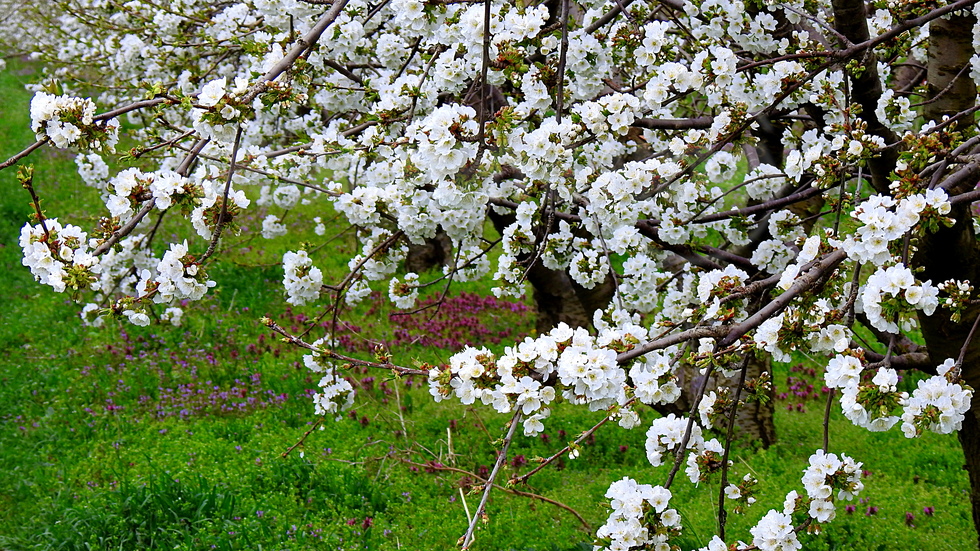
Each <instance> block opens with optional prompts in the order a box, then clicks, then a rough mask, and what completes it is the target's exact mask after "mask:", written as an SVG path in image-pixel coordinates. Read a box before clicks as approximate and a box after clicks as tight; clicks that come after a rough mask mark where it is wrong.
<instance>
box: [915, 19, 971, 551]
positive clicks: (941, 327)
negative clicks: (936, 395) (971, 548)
mask: <svg viewBox="0 0 980 551" xmlns="http://www.w3.org/2000/svg"><path fill="white" fill-rule="evenodd" d="M973 23H974V18H973V16H972V15H969V16H954V17H953V18H951V19H950V20H948V21H947V20H942V19H937V20H935V21H933V22H932V23H931V24H930V28H929V33H930V44H929V65H928V73H929V86H930V94H931V98H930V99H931V100H933V101H931V102H930V103H928V104H927V105H926V106H925V116H926V118H927V119H938V118H940V117H942V115H952V114H956V113H959V112H961V111H963V110H965V109H968V108H970V107H973V105H974V104H975V102H976V88H975V86H974V84H973V83H972V81H971V80H970V79H968V78H965V77H966V76H967V75H962V76H960V78H959V79H957V78H956V75H958V74H960V72H961V69H962V68H963V67H964V66H966V65H967V64H968V63H969V60H970V57H971V55H972V53H973V46H972V43H973V37H972V29H973ZM965 88H969V90H967V89H965ZM950 216H952V217H953V218H955V220H956V223H955V224H954V225H953V227H951V228H943V229H941V230H940V231H938V232H936V233H934V234H929V235H926V236H923V238H922V239H921V240H920V243H919V248H918V252H917V253H916V254H915V255H914V256H913V257H912V264H913V265H914V266H917V267H921V268H922V269H923V272H922V274H921V275H920V278H921V279H923V280H932V282H933V283H939V282H942V281H946V280H949V279H959V280H969V281H973V282H976V281H978V279H977V276H978V275H980V248H978V243H977V239H976V235H975V233H974V222H973V216H972V213H971V212H970V208H969V206H968V205H964V204H960V205H957V206H956V207H954V208H953V211H952V212H951V213H950ZM974 298H975V297H974ZM977 316H980V306H978V305H974V306H972V307H970V308H969V309H967V311H966V312H964V313H963V315H962V317H961V319H960V320H959V321H953V319H952V318H951V313H950V311H948V310H946V309H942V308H940V309H937V310H936V312H935V313H934V314H933V315H932V316H922V315H920V316H919V324H920V326H921V328H922V336H923V338H924V339H925V342H926V347H927V348H928V350H929V356H930V359H931V360H932V363H933V364H937V365H938V364H939V363H941V362H942V361H944V360H945V359H946V358H957V357H959V355H960V352H961V350H962V349H963V347H964V346H965V345H966V346H967V348H966V352H965V355H964V360H963V366H962V376H963V378H964V379H965V381H966V383H967V384H969V385H970V386H972V387H973V388H974V389H980V386H978V385H980V336H977V335H975V336H974V338H973V340H972V341H970V342H969V343H967V338H968V335H969V333H970V329H971V328H972V327H973V324H974V321H975V320H976V319H977ZM978 419H980V400H976V399H974V401H973V406H972V409H971V410H970V412H969V413H968V414H967V416H966V420H965V422H964V423H963V428H962V430H961V431H960V433H959V439H960V444H961V445H962V447H963V453H964V455H965V459H966V465H965V468H966V469H967V471H969V473H970V503H971V505H972V508H973V523H974V527H975V528H976V529H977V532H978V534H980V423H978ZM978 541H980V539H978Z"/></svg>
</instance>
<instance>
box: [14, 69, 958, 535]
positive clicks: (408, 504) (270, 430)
mask: <svg viewBox="0 0 980 551" xmlns="http://www.w3.org/2000/svg"><path fill="white" fill-rule="evenodd" d="M27 71H29V69H27V68H25V67H24V66H22V65H16V66H15V64H11V68H10V69H9V70H8V71H6V72H2V73H0V98H2V100H0V136H3V138H2V141H0V157H2V158H6V157H8V156H9V155H11V154H13V153H14V152H16V151H17V150H18V149H20V148H21V147H23V146H24V145H25V144H27V143H29V142H30V140H31V133H30V131H29V119H28V115H27V105H28V102H29V98H30V96H29V94H27V93H25V92H24V91H23V89H22V87H21V86H22V83H23V82H24V81H26V80H27V79H29V78H30V75H29V74H25V73H26V72H27ZM31 161H32V162H33V163H34V164H35V165H36V166H37V172H36V178H35V181H36V183H37V188H38V192H39V193H40V194H41V195H42V197H44V198H46V199H47V201H48V202H46V203H45V208H46V209H47V211H48V215H49V216H52V217H54V216H57V217H60V218H62V219H66V220H71V221H73V222H74V223H77V224H79V225H82V226H83V227H85V226H88V225H91V223H92V221H93V218H92V214H91V213H92V212H97V211H94V210H92V208H91V207H92V205H94V204H97V201H98V198H97V197H96V196H94V195H93V194H92V193H90V191H91V190H85V189H83V187H82V186H81V184H80V182H79V181H78V179H77V177H76V176H75V175H74V173H73V163H71V162H70V156H69V155H66V154H65V153H61V152H57V151H54V150H50V149H46V150H43V151H42V152H40V153H38V154H35V155H34V156H33V157H32V158H31ZM0 190H2V192H0V263H2V269H3V276H2V277H0V304H3V305H4V321H3V323H0V350H2V354H0V467H2V468H0V549H4V550H7V549H9V550H18V549H65V550H69V549H187V550H192V549H194V550H196V549H269V550H274V549H290V550H300V549H310V550H313V549H317V550H319V549H412V550H419V549H421V550H428V549H447V548H452V546H453V545H454V544H455V543H456V540H457V538H458V537H459V536H460V535H462V533H463V532H464V531H465V528H466V524H467V521H466V515H467V512H466V511H467V507H464V506H463V503H462V501H463V500H464V499H465V500H466V501H467V504H468V510H469V511H471V512H472V511H473V510H474V509H475V508H476V503H477V499H478V496H476V495H474V494H472V493H470V492H471V490H473V488H474V483H475V481H474V480H473V479H472V478H470V477H467V476H465V475H463V474H460V473H459V472H456V471H452V470H449V469H450V468H458V469H463V470H465V471H471V472H476V473H480V472H483V471H485V469H487V468H488V467H489V466H490V464H491V462H492V460H493V458H494V441H495V440H497V439H499V438H500V436H501V435H502V433H503V429H504V424H505V423H506V419H505V418H504V417H502V416H499V415H497V414H495V413H493V412H492V411H490V410H488V409H487V408H483V407H478V408H467V407H463V406H460V405H458V404H451V403H443V404H435V403H433V402H432V401H431V399H430V398H429V396H428V393H427V391H426V389H425V387H424V385H423V384H422V382H421V381H418V380H411V379H398V380H396V379H392V378H391V377H389V376H388V375H387V374H385V373H368V372H356V373H351V377H352V378H353V379H354V380H355V381H356V382H357V384H358V386H359V396H358V403H357V406H356V411H355V412H352V413H351V414H350V415H349V416H347V417H346V418H345V419H344V420H342V421H339V422H333V421H332V420H328V421H327V422H325V423H324V424H322V425H320V426H319V427H315V426H314V424H313V423H314V421H315V419H314V417H313V413H312V405H311V403H310V400H309V398H308V394H309V392H310V391H311V389H313V388H315V381H314V380H313V379H311V378H310V376H309V375H308V372H307V371H306V370H305V368H303V367H302V361H301V358H302V354H301V352H300V351H299V350H297V349H295V348H290V347H287V346H285V345H283V344H281V343H280V342H278V341H277V340H276V339H275V338H274V337H273V336H272V335H270V334H268V332H267V331H264V330H263V328H262V327H261V326H260V325H259V324H258V323H257V320H258V318H259V317H261V316H262V315H268V316H270V317H272V318H274V319H276V320H277V321H278V322H279V323H280V324H282V325H283V326H285V327H293V328H295V329H296V330H301V329H302V328H303V327H304V325H305V324H306V323H307V321H308V319H309V318H310V317H312V316H314V315H316V313H317V310H316V309H315V308H303V309H296V310H288V309H285V308H283V305H284V303H283V301H282V298H281V296H280V292H281V291H279V290H278V289H279V285H280V284H279V281H280V279H281V277H282V275H281V271H280V269H279V268H278V267H276V266H274V265H270V264H274V262H275V261H276V259H278V258H281V254H282V251H283V250H285V248H286V246H287V244H286V243H285V242H279V241H273V242H262V243H259V242H257V241H252V242H247V243H246V242H242V243H238V244H236V246H235V247H230V249H232V250H233V251H236V252H235V254H232V255H230V257H229V258H227V259H226V260H223V261H222V263H221V264H218V265H217V266H215V268H214V269H213V277H214V278H215V279H216V280H217V281H219V286H218V287H217V288H216V289H215V290H214V291H213V292H212V293H211V294H210V296H209V297H208V299H207V300H205V301H203V302H202V303H200V304H195V305H190V306H189V307H188V311H187V314H186V316H185V319H186V323H185V325H184V327H182V328H180V329H174V328H170V327H162V326H151V327H147V328H137V327H132V326H128V325H121V324H114V323H109V324H107V325H106V326H105V327H103V328H99V329H93V328H85V327H82V326H81V325H80V323H78V321H77V318H76V312H77V310H78V306H77V305H73V304H71V303H70V302H68V301H66V297H65V296H64V295H57V294H55V293H52V292H51V291H50V290H48V289H47V288H42V287H41V286H39V285H37V284H36V283H34V282H33V280H32V278H31V276H30V273H29V272H28V271H27V269H26V268H24V267H22V266H21V264H20V249H19V247H18V246H17V235H18V234H19V229H20V227H21V226H22V225H23V224H24V222H25V221H26V219H27V216H28V215H29V213H30V208H29V206H28V204H27V200H28V197H27V194H26V192H23V191H22V190H20V189H18V188H17V185H16V183H15V181H14V178H13V172H12V171H10V170H7V171H3V172H0ZM255 216H256V218H254V219H252V221H251V222H248V221H246V224H247V223H256V221H257V220H260V219H261V218H260V217H259V216H258V215H255ZM351 247H352V244H351V243H350V242H348V241H345V240H343V239H341V240H338V241H337V242H335V243H334V244H333V245H331V246H330V247H327V248H324V249H322V250H321V251H319V252H318V253H317V255H316V256H315V257H314V259H315V261H316V262H317V264H318V265H319V266H321V267H323V268H324V269H325V271H327V272H331V270H332V273H331V274H330V275H328V277H327V279H331V278H333V279H335V280H336V279H338V278H339V275H340V274H339V273H338V270H339V269H342V267H343V265H344V262H345V259H346V256H344V255H343V254H342V253H344V252H345V251H344V249H347V251H346V252H348V253H349V250H350V248H351ZM331 266H332V268H331ZM468 290H470V291H481V290H482V291H485V290H486V289H485V288H484V289H481V288H479V287H473V288H469V289H468ZM388 308H389V307H388V305H387V301H385V300H382V299H378V300H376V301H373V302H372V304H371V305H369V306H367V307H366V308H364V309H362V310H361V311H358V312H357V313H356V315H354V316H352V317H351V318H350V319H351V321H352V322H353V323H357V324H359V325H360V326H361V327H360V328H361V329H362V330H363V334H364V335H378V334H381V335H385V336H386V340H387V341H388V342H389V343H392V344H397V345H396V346H393V347H392V352H393V353H394V354H395V360H396V361H397V362H400V363H402V364H406V365H407V364H410V363H411V362H412V361H413V360H414V359H416V358H420V359H423V360H426V361H438V360H440V359H442V360H444V359H446V358H448V356H449V355H450V354H451V353H452V351H453V350H452V349H453V348H454V347H458V346H459V345H460V344H462V343H486V344H489V345H491V346H499V343H500V342H507V341H508V340H512V339H514V338H517V337H518V336H519V335H521V334H523V333H525V332H527V331H529V330H530V328H531V327H533V323H532V321H533V320H532V317H531V313H530V312H528V311H527V309H526V307H525V306H524V305H523V304H519V303H518V304H507V303H498V302H496V301H484V300H477V299H476V298H474V297H472V296H470V295H454V298H453V299H452V301H451V302H450V303H449V304H448V305H447V306H446V307H444V308H443V309H442V311H441V312H440V314H439V316H438V317H436V318H433V319H430V318H429V317H428V315H416V316H411V317H408V318H390V317H389V315H388V314H389V310H388ZM423 338H429V339H431V340H429V341H419V339H423ZM413 341H418V342H415V343H414V344H413ZM346 342H348V343H349V348H350V351H351V352H352V353H361V354H364V353H366V352H365V351H367V350H369V349H370V348H372V347H373V341H369V340H367V339H366V338H364V337H362V336H361V333H358V332H356V331H351V332H350V333H349V334H348V340H347V341H346ZM811 367H813V366H801V367H799V368H797V369H796V370H793V371H791V370H789V369H788V368H786V367H783V368H781V370H780V372H778V373H777V381H776V382H777V386H778V389H779V391H780V392H782V393H786V396H785V397H784V398H782V399H780V400H779V403H778V408H779V409H778V413H777V418H776V422H777V427H778V431H779V436H780V441H779V443H778V444H776V445H775V446H773V447H771V448H770V449H768V450H756V449H754V448H753V447H752V446H751V445H746V446H743V447H741V448H739V449H738V450H737V451H736V453H735V454H734V459H735V473H736V476H740V475H741V474H744V473H748V472H752V473H755V474H756V475H757V476H758V478H759V479H760V480H762V484H761V487H760V493H759V503H758V504H757V505H755V506H754V508H752V509H750V510H749V512H748V513H747V514H746V515H745V516H744V517H738V516H736V517H735V518H734V519H733V520H732V521H731V524H730V528H729V533H730V534H734V535H735V537H741V538H742V539H749V538H750V536H749V534H748V528H749V527H750V526H752V525H753V524H754V522H755V521H756V520H757V519H758V518H759V517H760V516H761V515H762V514H764V513H765V512H766V511H767V510H768V509H769V508H772V507H776V508H781V503H782V499H783V497H784V495H785V492H786V491H788V490H789V489H801V485H800V482H799V477H800V474H801V472H802V469H803V467H804V466H805V464H806V458H807V457H808V456H809V454H810V453H811V452H812V450H813V449H815V448H817V447H819V445H820V440H821V433H820V419H819V417H820V416H819V412H820V411H822V407H823V397H824V395H823V394H822V393H821V391H820V385H819V382H818V378H817V377H816V375H815V372H813V371H811V370H810V369H811ZM906 384H908V383H906ZM808 385H809V386H808ZM801 410H806V412H807V413H804V412H803V411H801ZM652 415H653V414H652V413H651V414H649V415H647V416H646V418H645V421H647V422H649V420H650V419H652ZM599 419H601V415H600V414H590V413H587V412H582V411H578V410H575V409H571V408H559V409H558V410H557V411H556V412H555V413H554V414H553V415H552V417H551V419H549V420H548V421H547V422H546V427H547V430H546V434H545V435H542V436H541V437H538V438H533V439H531V438H524V437H518V438H517V439H516V441H515V443H514V446H513V448H512V451H511V454H510V457H511V458H512V459H511V460H510V461H509V462H508V465H507V467H506V470H507V472H506V473H504V475H505V478H506V477H507V476H508V475H512V474H514V473H519V472H526V471H527V470H528V469H529V468H531V467H532V466H533V458H535V457H539V456H546V455H549V454H550V453H552V452H553V451H555V450H557V449H559V448H560V447H562V446H563V445H564V443H566V442H567V441H569V440H571V439H572V438H574V437H575V435H576V434H578V433H580V432H581V431H583V430H585V429H587V428H589V427H591V426H592V425H593V424H594V423H595V422H597V421H598V420H599ZM832 427H833V433H832V439H831V448H832V451H835V452H844V453H847V454H849V455H852V456H854V457H855V458H856V459H857V460H859V461H863V462H864V463H865V469H867V471H868V472H867V473H866V474H867V480H866V483H867V489H866V491H865V493H864V494H863V496H862V497H863V500H862V502H860V503H858V502H855V503H854V506H855V508H854V511H853V512H847V511H846V510H844V509H843V508H842V509H841V510H840V511H839V513H838V517H839V518H838V519H837V520H836V521H835V522H834V523H832V524H831V525H830V526H829V527H828V528H827V529H826V531H825V533H824V534H823V535H822V536H821V537H809V538H807V539H805V540H804V546H805V548H806V549H817V550H823V549H860V550H864V549H880V550H891V549H927V550H943V549H949V550H957V551H958V550H962V549H968V548H972V546H973V545H974V542H975V541H976V540H975V534H974V533H973V531H972V524H971V521H970V511H969V505H968V502H967V497H966V491H967V487H968V486H967V479H966V474H965V472H964V471H963V470H962V468H961V465H962V464H963V457H962V452H961V451H960V449H959V446H958V445H957V443H956V440H955V437H940V436H936V435H930V436H925V437H923V438H922V439H919V440H915V441H908V440H906V439H904V438H903V437H902V436H901V434H900V433H899V432H898V431H892V432H891V433H887V434H872V433H868V432H865V431H862V430H858V429H855V428H853V427H851V426H850V425H849V424H848V423H847V422H846V421H845V420H843V419H842V418H840V416H839V415H834V416H833V419H832ZM314 428H317V430H312V432H311V433H310V435H309V436H308V437H307V438H306V439H305V441H304V442H303V444H302V445H301V446H299V447H297V448H296V449H295V450H294V451H293V452H292V453H290V454H289V455H288V456H287V457H283V456H282V454H283V452H284V451H286V450H287V448H289V447H290V446H292V445H293V444H295V443H297V442H298V441H299V440H300V439H301V438H302V437H303V435H304V434H305V433H306V432H308V431H310V430H311V429H314ZM643 440H644V431H643V430H642V429H636V430H634V431H625V430H622V429H620V428H618V427H615V426H612V427H608V428H604V429H603V430H601V431H599V432H598V433H597V434H596V435H595V437H594V440H592V441H590V442H588V445H587V446H585V448H584V449H583V452H582V456H581V457H580V458H578V459H576V460H573V461H562V462H559V464H558V465H557V467H556V468H552V469H548V470H545V471H543V472H542V473H541V474H539V475H537V476H536V477H534V478H532V479H531V484H530V486H529V487H526V488H519V489H521V490H522V491H528V492H534V493H537V494H540V495H543V496H546V497H547V498H549V499H551V500H556V501H559V502H561V503H562V504H564V505H567V506H568V507H569V508H571V509H573V510H574V511H576V512H577V513H578V514H580V515H581V516H582V518H583V519H584V521H585V524H587V525H588V526H589V528H588V529H586V528H585V527H584V526H583V524H582V523H581V522H580V521H579V520H578V519H577V518H576V517H575V516H574V515H573V514H572V513H571V512H569V511H568V510H566V509H562V508H559V507H557V506H555V505H552V504H548V503H545V502H542V501H539V500H534V499H529V498H526V497H515V496H511V495H507V494H504V493H502V492H498V493H496V494H494V495H493V497H492V498H491V501H490V506H489V517H490V522H489V524H487V525H486V526H485V527H483V528H482V529H481V531H480V532H479V533H478V539H477V543H476V544H475V546H474V547H473V549H479V550H491V549H493V550H496V549H502V550H510V549H513V550H532V549H533V550H573V549H589V548H590V546H589V542H590V541H591V534H592V533H594V530H595V528H596V527H598V526H599V525H600V524H601V523H602V522H603V520H604V516H605V509H604V507H603V502H604V499H603V497H602V496H603V493H604V492H605V490H606V488H607V487H608V485H609V483H610V482H611V481H613V480H616V479H619V478H622V477H623V476H627V475H629V476H632V477H635V478H637V479H638V480H639V481H640V482H646V483H652V484H657V483H662V481H663V478H664V474H665V472H664V471H665V469H663V468H661V469H653V468H651V467H649V464H648V463H647V462H646V459H645V455H644V449H643ZM710 485H711V486H712V488H713V489H712V491H711V492H704V491H703V490H704V489H703V488H701V489H695V488H693V487H692V486H691V485H690V484H688V483H687V482H686V481H680V482H678V484H676V485H675V487H674V495H675V498H674V500H673V502H672V504H673V505H674V506H676V507H677V508H678V509H679V511H680V513H681V515H682V517H683V518H684V525H685V532H684V535H683V536H682V538H681V539H680V540H679V541H678V542H677V543H678V544H679V545H680V546H681V547H682V548H683V549H694V548H696V547H699V546H701V545H704V544H706V542H707V540H708V539H709V537H710V533H711V532H712V531H713V530H714V522H715V521H714V514H713V508H714V502H715V497H714V496H715V495H717V488H716V486H717V481H713V483H710ZM925 507H931V508H933V510H934V513H933V514H931V515H927V514H925V513H924V512H923V509H924V508H925ZM909 513H910V514H912V515H913V517H914V518H912V519H908V518H907V514H909Z"/></svg>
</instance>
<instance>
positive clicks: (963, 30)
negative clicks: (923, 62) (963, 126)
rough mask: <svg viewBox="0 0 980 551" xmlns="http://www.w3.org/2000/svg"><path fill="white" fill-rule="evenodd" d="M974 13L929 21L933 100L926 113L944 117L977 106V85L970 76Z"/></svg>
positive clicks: (935, 117) (937, 117)
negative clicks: (975, 104)
mask: <svg viewBox="0 0 980 551" xmlns="http://www.w3.org/2000/svg"><path fill="white" fill-rule="evenodd" d="M975 22H976V18H975V17H974V16H973V14H969V15H954V16H952V17H950V18H949V19H936V20H935V21H933V22H932V23H930V24H929V65H928V68H927V74H928V77H927V81H928V83H929V100H930V101H931V102H932V103H930V104H928V105H926V117H928V118H929V120H941V119H942V117H943V115H949V116H953V115H955V114H957V113H959V112H960V111H962V110H964V109H968V108H970V107H973V105H974V103H975V102H976V98H977V86H976V84H975V83H974V82H973V79H971V78H970V57H971V55H972V53H973V25H974V23H975Z"/></svg>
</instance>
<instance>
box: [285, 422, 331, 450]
mask: <svg viewBox="0 0 980 551" xmlns="http://www.w3.org/2000/svg"><path fill="white" fill-rule="evenodd" d="M323 419H324V417H323V416H321V417H320V418H319V419H317V420H316V421H315V422H314V423H313V426H312V427H310V430H308V431H306V432H305V433H303V436H301V437H300V439H299V440H298V441H297V442H296V443H295V444H293V445H292V446H289V448H287V449H286V451H284V452H282V454H281V455H280V457H288V456H289V454H290V453H291V452H292V451H293V450H295V449H296V448H298V447H299V446H301V445H302V444H303V442H305V441H306V438H307V437H309V436H310V435H311V434H313V431H315V430H316V428H317V427H319V426H320V425H321V424H322V423H323Z"/></svg>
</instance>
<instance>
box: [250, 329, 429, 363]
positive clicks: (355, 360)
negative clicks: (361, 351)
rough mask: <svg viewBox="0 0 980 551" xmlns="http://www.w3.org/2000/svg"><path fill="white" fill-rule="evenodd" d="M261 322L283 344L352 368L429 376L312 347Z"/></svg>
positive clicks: (284, 331) (282, 330)
mask: <svg viewBox="0 0 980 551" xmlns="http://www.w3.org/2000/svg"><path fill="white" fill-rule="evenodd" d="M260 321H261V322H262V325H265V326H266V327H268V328H269V329H271V330H273V331H275V332H276V333H279V334H280V335H282V336H283V337H284V338H283V342H287V343H289V344H292V345H295V346H298V347H300V348H305V349H307V350H310V351H312V352H316V353H317V354H319V355H321V356H324V357H326V358H330V359H333V360H339V361H342V362H345V363H348V364H350V365H351V366H361V367H371V368H375V369H384V370H387V371H393V372H395V373H398V374H401V375H419V376H422V377H427V376H428V375H429V372H428V371H425V370H422V369H412V368H410V367H402V366H400V365H395V364H393V363H391V362H387V361H386V362H372V361H369V360H362V359H360V358H354V357H351V356H347V355H344V354H340V353H338V352H334V351H333V350H327V349H323V348H320V347H318V346H314V345H312V344H310V343H308V342H306V341H304V340H303V339H302V337H297V336H295V335H293V334H292V333H290V332H289V331H286V330H285V329H283V327H282V326H281V325H279V324H277V323H276V322H274V321H272V320H271V319H269V318H262V319H261V320H260Z"/></svg>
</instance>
